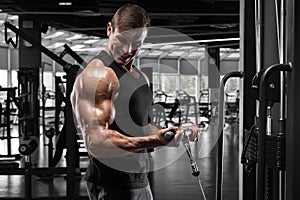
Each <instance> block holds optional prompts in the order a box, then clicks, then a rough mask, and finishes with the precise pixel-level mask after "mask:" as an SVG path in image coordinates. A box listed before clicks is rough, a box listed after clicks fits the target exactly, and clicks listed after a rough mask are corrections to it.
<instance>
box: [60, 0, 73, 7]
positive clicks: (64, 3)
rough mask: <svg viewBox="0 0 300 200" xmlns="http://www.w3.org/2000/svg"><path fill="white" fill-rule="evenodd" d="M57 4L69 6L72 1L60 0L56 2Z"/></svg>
mask: <svg viewBox="0 0 300 200" xmlns="http://www.w3.org/2000/svg"><path fill="white" fill-rule="evenodd" d="M58 5H60V6H71V5H72V2H70V1H62V2H58Z"/></svg>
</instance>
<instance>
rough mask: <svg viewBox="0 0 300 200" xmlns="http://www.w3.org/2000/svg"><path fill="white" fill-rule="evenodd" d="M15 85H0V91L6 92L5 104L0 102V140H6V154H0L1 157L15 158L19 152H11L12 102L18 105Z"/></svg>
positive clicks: (18, 156) (17, 158)
mask: <svg viewBox="0 0 300 200" xmlns="http://www.w3.org/2000/svg"><path fill="white" fill-rule="evenodd" d="M16 89H17V88H15V87H12V88H11V87H6V88H4V87H0V92H5V93H6V99H5V102H4V103H5V104H2V103H0V127H1V128H2V136H1V137H0V139H1V140H6V141H7V154H2V153H1V154H0V157H1V158H6V159H8V158H14V159H15V160H19V159H20V155H19V154H12V152H11V139H12V138H13V137H12V136H11V116H12V113H13V103H14V104H15V106H16V107H18V104H19V103H18V99H17V98H16ZM3 105H5V106H3Z"/></svg>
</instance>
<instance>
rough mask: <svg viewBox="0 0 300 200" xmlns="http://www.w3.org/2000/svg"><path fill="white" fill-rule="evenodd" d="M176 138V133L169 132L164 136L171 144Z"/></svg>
mask: <svg viewBox="0 0 300 200" xmlns="http://www.w3.org/2000/svg"><path fill="white" fill-rule="evenodd" d="M174 136H175V133H174V132H172V131H168V132H166V133H165V134H164V138H165V140H166V141H168V142H171V141H172V140H173V138H174Z"/></svg>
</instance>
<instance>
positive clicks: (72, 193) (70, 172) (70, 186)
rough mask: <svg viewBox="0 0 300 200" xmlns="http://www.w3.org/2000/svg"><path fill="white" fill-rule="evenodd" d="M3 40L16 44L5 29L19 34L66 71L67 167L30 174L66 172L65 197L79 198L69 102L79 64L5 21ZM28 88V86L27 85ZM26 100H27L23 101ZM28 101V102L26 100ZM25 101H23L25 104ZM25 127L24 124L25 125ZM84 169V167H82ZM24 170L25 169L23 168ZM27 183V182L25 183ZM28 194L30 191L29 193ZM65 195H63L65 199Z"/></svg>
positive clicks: (32, 170)
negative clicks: (68, 60) (62, 57)
mask: <svg viewBox="0 0 300 200" xmlns="http://www.w3.org/2000/svg"><path fill="white" fill-rule="evenodd" d="M4 25H5V41H6V43H7V44H12V45H13V46H14V47H16V46H17V41H16V42H14V41H13V40H12V39H11V38H7V29H10V30H11V31H13V32H14V33H15V34H16V38H18V37H19V36H20V37H22V38H23V39H24V40H26V41H27V42H29V43H30V44H32V45H33V46H34V47H36V48H37V49H39V50H40V51H41V52H43V53H44V54H46V55H47V56H49V57H50V58H51V59H53V60H55V61H56V62H57V63H59V64H60V65H61V66H62V67H63V70H64V71H65V72H66V106H65V127H66V133H67V136H66V146H67V151H68V154H67V168H37V169H35V170H34V169H31V172H32V173H30V175H33V174H34V175H38V174H67V178H66V181H67V195H66V196H67V199H70V200H71V199H72V200H73V199H79V198H80V197H79V195H78V191H77V190H76V189H75V186H76V184H74V183H75V182H76V181H75V165H76V163H75V160H76V153H75V151H76V138H75V137H74V136H75V135H76V133H77V130H76V127H75V124H74V120H73V114H72V106H71V102H70V94H71V92H72V88H73V84H74V81H75V78H76V76H77V73H78V70H79V68H80V67H79V66H78V65H71V64H69V63H67V62H66V61H64V60H63V59H61V58H60V57H58V56H57V55H55V54H54V53H53V52H51V51H49V50H48V49H47V48H45V47H44V46H42V45H41V44H40V43H39V42H37V41H35V40H34V39H32V38H31V37H30V36H28V35H27V34H25V33H24V32H22V31H21V30H19V29H18V28H16V27H15V26H13V25H12V24H10V23H9V22H5V23H4ZM29 88H30V87H29ZM24 102H27V101H24ZM28 103H29V102H28ZM25 104H26V103H24V105H25ZM25 127H26V126H25ZM83 170H84V169H83ZM25 171H26V169H25ZM1 174H5V175H7V174H23V175H24V169H15V170H9V169H7V170H4V171H1ZM25 185H27V184H25ZM29 194H30V193H29ZM65 198H66V197H64V199H65Z"/></svg>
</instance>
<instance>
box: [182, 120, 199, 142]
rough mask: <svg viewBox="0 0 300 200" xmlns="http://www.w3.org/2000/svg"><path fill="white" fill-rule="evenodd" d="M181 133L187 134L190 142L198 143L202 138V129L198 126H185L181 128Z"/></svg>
mask: <svg viewBox="0 0 300 200" xmlns="http://www.w3.org/2000/svg"><path fill="white" fill-rule="evenodd" d="M180 130H181V132H185V133H186V134H187V136H188V138H189V140H190V141H194V142H196V141H198V138H199V136H200V128H199V127H198V126H197V125H196V124H190V125H183V126H182V127H181V129H180Z"/></svg>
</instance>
